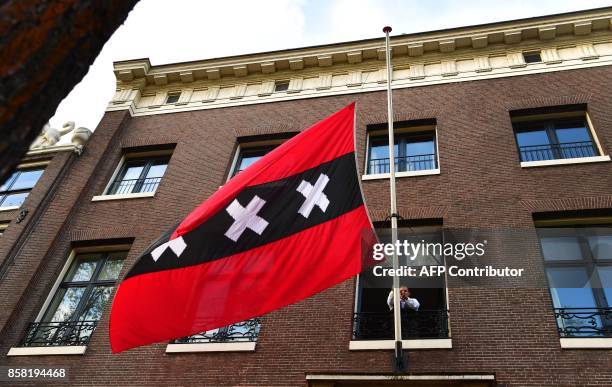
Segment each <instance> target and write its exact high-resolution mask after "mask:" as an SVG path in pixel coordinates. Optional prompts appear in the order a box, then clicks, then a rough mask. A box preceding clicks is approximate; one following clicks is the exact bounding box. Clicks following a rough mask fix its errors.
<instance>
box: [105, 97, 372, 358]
mask: <svg viewBox="0 0 612 387" xmlns="http://www.w3.org/2000/svg"><path fill="white" fill-rule="evenodd" d="M354 117H355V105H354V103H353V104H351V105H349V106H347V107H346V108H344V109H342V110H340V111H339V112H337V113H335V114H333V115H332V116H330V117H328V118H326V119H325V120H323V121H320V122H318V123H317V124H315V125H313V126H312V127H310V128H309V129H307V130H305V131H303V132H302V133H300V134H299V135H297V136H295V137H293V138H292V139H291V140H289V141H287V142H285V143H284V144H283V145H281V146H279V147H278V148H276V149H275V150H273V151H272V152H270V153H268V154H267V155H266V156H264V157H262V158H261V159H260V160H258V161H257V162H256V163H254V164H253V165H251V166H250V167H249V168H247V169H245V170H244V171H242V172H241V173H239V174H238V175H237V176H236V177H234V178H233V179H231V180H230V181H229V182H228V183H227V184H225V185H224V186H223V187H222V188H220V189H219V190H218V191H217V192H215V193H214V194H213V195H212V196H211V197H210V198H209V199H208V200H206V201H204V202H203V203H202V204H201V205H200V206H199V207H197V208H196V209H195V210H194V211H193V212H192V213H190V214H189V215H188V216H187V217H186V218H185V219H184V220H183V221H182V222H181V223H180V224H179V226H178V227H176V228H175V229H173V230H172V231H170V232H169V233H168V234H167V235H165V236H162V238H160V240H159V241H157V242H156V243H155V244H154V245H153V246H152V247H150V248H149V249H148V250H147V251H146V252H145V253H144V254H143V255H142V256H141V257H140V258H139V260H138V261H137V262H136V264H135V265H134V266H133V267H132V268H131V270H130V271H129V272H128V273H127V274H126V276H125V279H124V280H123V282H122V283H121V284H120V285H119V288H118V289H117V294H116V295H115V299H114V301H113V306H112V311H111V317H110V342H111V347H112V350H113V352H121V351H124V350H127V349H130V348H134V347H137V346H141V345H145V344H151V343H155V342H160V341H165V340H170V339H176V338H180V337H184V336H189V335H192V334H196V333H199V332H203V331H207V330H211V329H214V328H219V327H223V326H226V325H229V324H233V323H237V322H240V321H243V320H246V319H249V318H253V317H258V316H261V315H263V314H265V313H268V312H270V311H273V310H275V309H278V308H281V307H283V306H286V305H289V304H292V303H295V302H297V301H300V300H302V299H304V298H307V297H309V296H312V295H313V294H316V293H318V292H321V291H322V290H324V289H326V288H329V287H331V286H333V285H335V284H338V283H340V282H342V281H344V280H346V279H347V278H350V277H352V276H354V275H356V274H358V273H359V272H360V271H361V269H362V264H363V262H365V260H366V259H368V258H367V257H369V256H370V257H371V254H370V252H371V247H372V244H373V243H374V240H375V239H374V238H375V237H374V233H373V231H372V226H371V223H370V220H369V218H368V216H367V213H366V209H365V206H364V202H363V198H362V193H361V186H360V184H359V180H358V175H357V168H356V162H355V136H354V131H355V129H354Z"/></svg>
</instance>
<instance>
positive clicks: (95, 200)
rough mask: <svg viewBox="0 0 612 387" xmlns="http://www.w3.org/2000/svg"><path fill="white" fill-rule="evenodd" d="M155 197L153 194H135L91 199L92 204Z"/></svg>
mask: <svg viewBox="0 0 612 387" xmlns="http://www.w3.org/2000/svg"><path fill="white" fill-rule="evenodd" d="M154 196H155V192H136V193H129V194H118V195H97V196H94V197H93V198H91V201H92V202H101V201H106V200H124V199H140V198H152V197H154Z"/></svg>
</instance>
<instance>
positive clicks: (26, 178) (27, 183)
mask: <svg viewBox="0 0 612 387" xmlns="http://www.w3.org/2000/svg"><path fill="white" fill-rule="evenodd" d="M42 174H43V170H42V169H36V170H31V171H21V172H20V173H19V176H17V179H16V180H15V182H14V183H13V185H12V186H11V189H12V190H18V189H26V188H30V189H31V188H32V187H34V185H36V182H37V181H38V179H39V178H40V176H42Z"/></svg>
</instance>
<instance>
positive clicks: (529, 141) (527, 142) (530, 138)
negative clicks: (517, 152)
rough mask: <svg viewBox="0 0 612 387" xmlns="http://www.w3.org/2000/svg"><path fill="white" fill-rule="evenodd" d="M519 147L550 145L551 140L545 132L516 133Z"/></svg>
mask: <svg viewBox="0 0 612 387" xmlns="http://www.w3.org/2000/svg"><path fill="white" fill-rule="evenodd" d="M516 139H517V141H518V144H519V146H521V147H523V146H535V145H548V143H549V140H548V136H547V135H546V131H544V130H534V131H530V132H518V133H516Z"/></svg>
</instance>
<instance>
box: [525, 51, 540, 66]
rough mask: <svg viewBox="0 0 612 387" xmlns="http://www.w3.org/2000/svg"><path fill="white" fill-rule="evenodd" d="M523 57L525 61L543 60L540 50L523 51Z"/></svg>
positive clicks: (536, 61)
mask: <svg viewBox="0 0 612 387" xmlns="http://www.w3.org/2000/svg"><path fill="white" fill-rule="evenodd" d="M523 59H524V60H525V63H538V62H542V55H541V54H540V51H529V52H524V53H523Z"/></svg>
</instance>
